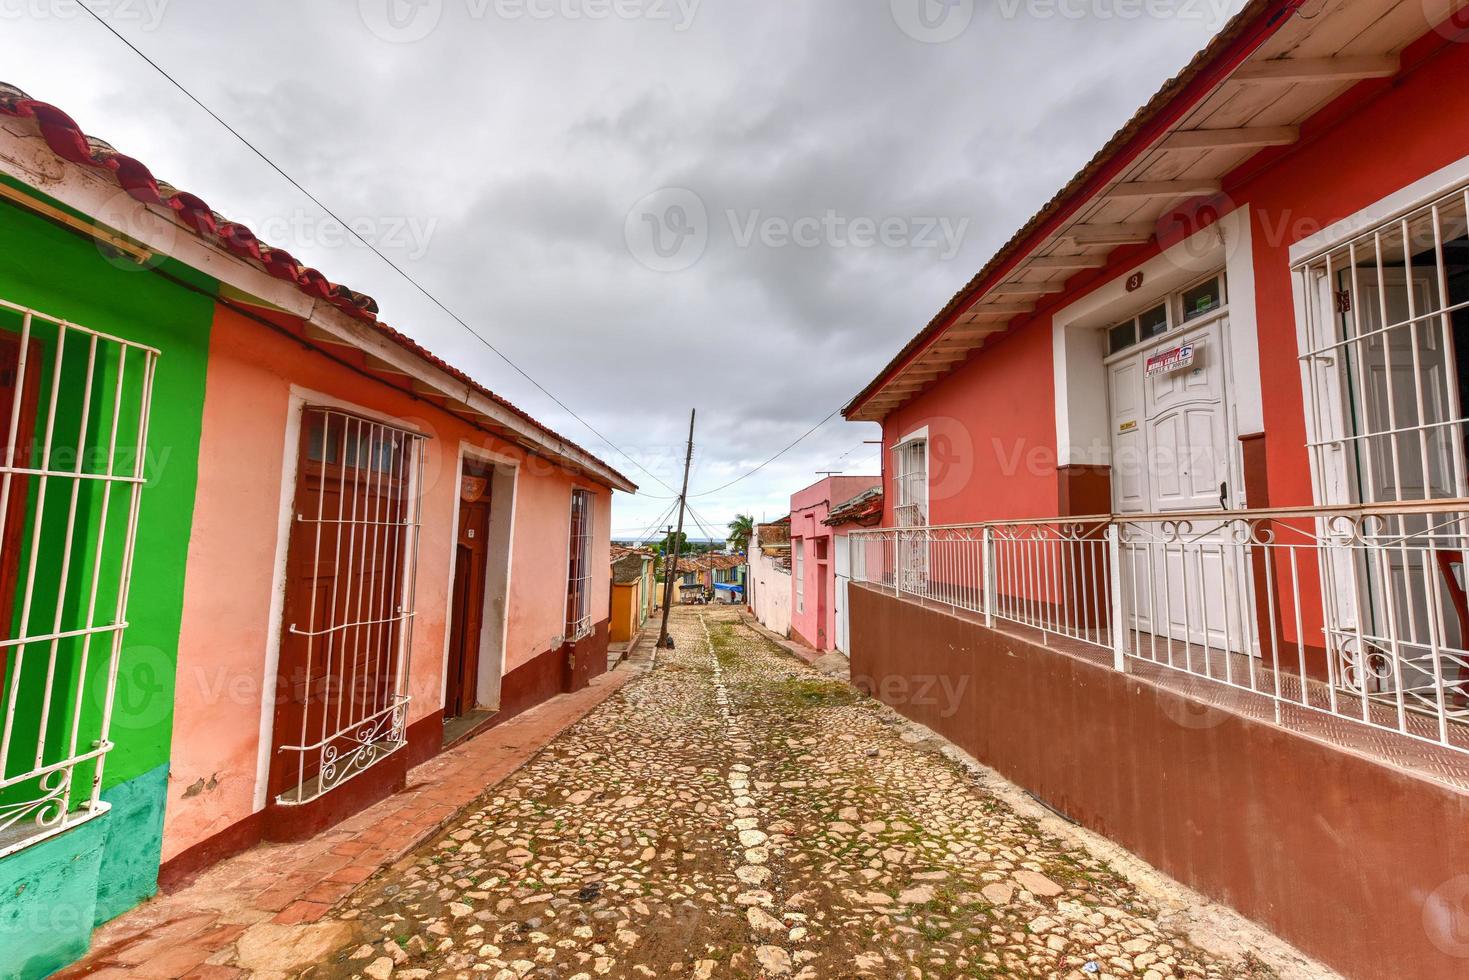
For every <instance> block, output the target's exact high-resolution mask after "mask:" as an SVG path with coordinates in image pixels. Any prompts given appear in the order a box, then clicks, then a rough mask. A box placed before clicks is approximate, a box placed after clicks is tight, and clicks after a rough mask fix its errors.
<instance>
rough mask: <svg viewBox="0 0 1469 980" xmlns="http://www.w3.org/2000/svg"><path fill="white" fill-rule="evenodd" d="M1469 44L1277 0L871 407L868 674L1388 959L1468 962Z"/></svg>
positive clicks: (1259, 910) (1016, 760)
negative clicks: (947, 691) (908, 680)
mask: <svg viewBox="0 0 1469 980" xmlns="http://www.w3.org/2000/svg"><path fill="white" fill-rule="evenodd" d="M1466 42H1469V20H1466V18H1465V9H1464V4H1462V3H1460V2H1453V3H1450V2H1427V3H1416V2H1415V3H1390V2H1379V0H1344V2H1327V3H1324V4H1318V3H1312V4H1302V3H1300V2H1283V0H1259V2H1253V3H1250V4H1248V5H1247V6H1246V8H1245V9H1244V10H1243V11H1242V12H1241V13H1240V14H1239V16H1238V17H1237V18H1236V19H1235V20H1233V21H1232V22H1231V23H1230V24H1229V25H1228V26H1227V27H1226V28H1225V30H1224V31H1223V32H1221V33H1220V35H1219V36H1218V37H1216V38H1215V39H1214V41H1212V42H1211V44H1210V45H1209V46H1208V47H1207V48H1206V49H1205V50H1204V51H1202V52H1201V53H1200V54H1199V55H1198V56H1197V57H1196V58H1195V59H1194V60H1193V61H1192V62H1191V63H1190V64H1189V65H1188V66H1187V68H1185V70H1184V71H1183V72H1182V73H1181V74H1180V75H1179V76H1178V77H1177V78H1175V79H1173V80H1172V81H1170V82H1169V83H1168V84H1167V85H1165V86H1164V88H1163V89H1162V90H1161V91H1160V92H1159V93H1158V94H1157V95H1156V96H1155V97H1154V98H1153V100H1152V101H1150V102H1149V103H1148V105H1146V106H1145V107H1144V108H1143V109H1142V110H1140V111H1139V112H1138V114H1137V115H1136V116H1135V117H1134V118H1133V119H1132V120H1131V121H1129V122H1128V123H1127V124H1126V126H1124V127H1123V129H1122V130H1121V131H1119V132H1118V134H1117V135H1116V136H1115V137H1114V138H1113V139H1112V140H1111V141H1110V142H1109V143H1108V144H1107V145H1106V146H1105V147H1104V148H1102V150H1101V151H1099V153H1098V154H1097V155H1096V157H1095V158H1094V159H1093V160H1092V161H1091V162H1090V163H1089V164H1088V165H1087V166H1086V168H1085V169H1084V170H1083V171H1082V172H1081V173H1079V174H1078V175H1077V176H1076V177H1075V178H1074V179H1073V180H1072V181H1071V183H1069V184H1068V185H1067V186H1066V187H1065V188H1063V189H1061V190H1060V191H1059V192H1058V194H1057V195H1056V196H1055V197H1054V198H1053V199H1052V200H1051V202H1050V203H1049V204H1047V206H1046V207H1045V209H1044V210H1042V211H1041V212H1040V213H1039V214H1037V215H1036V216H1035V217H1034V218H1033V219H1032V220H1031V221H1030V222H1029V223H1028V224H1027V225H1026V226H1025V227H1024V228H1023V229H1021V230H1020V231H1019V232H1018V233H1017V234H1016V235H1015V237H1014V238H1012V239H1011V240H1010V242H1008V243H1007V244H1006V245H1005V246H1004V247H1003V248H1002V249H1001V250H1000V251H999V253H998V254H996V256H995V257H994V258H993V259H992V260H991V261H990V262H989V263H988V264H987V265H986V267H985V268H984V269H982V270H981V271H980V272H979V273H978V275H976V276H975V277H974V279H973V280H972V281H971V282H970V283H969V284H968V285H967V286H966V287H965V288H964V289H963V290H962V291H961V292H960V293H959V294H958V295H957V296H955V297H954V299H953V300H952V301H951V302H950V303H949V304H948V305H947V306H946V307H945V308H944V309H943V310H941V311H939V313H938V315H937V316H935V317H934V318H933V320H932V321H931V322H930V323H929V324H928V326H927V327H925V328H924V329H923V330H922V331H921V332H920V333H919V334H918V335H917V336H916V337H915V338H914V339H913V340H912V341H911V342H910V343H909V344H908V345H907V346H906V347H904V349H903V350H902V351H900V352H899V353H898V355H897V356H896V357H895V358H894V359H893V360H892V362H891V363H890V364H889V365H888V366H887V367H886V368H885V369H884V370H883V371H882V372H881V374H879V375H878V376H877V377H876V378H874V379H873V380H872V381H871V383H869V384H868V385H867V387H866V388H865V389H864V390H863V391H862V392H861V393H860V394H859V395H858V396H857V397H856V398H854V399H853V401H852V402H851V403H850V404H849V405H848V406H847V408H846V410H845V414H846V416H847V417H848V418H849V419H853V420H861V421H874V422H880V423H881V424H882V426H883V433H884V444H885V450H886V451H885V453H884V464H885V465H884V470H883V486H884V490H885V494H886V500H887V504H886V507H885V511H884V522H883V523H884V527H885V529H884V530H883V531H880V532H871V533H859V534H857V535H854V537H853V541H854V555H855V567H854V582H856V583H857V585H856V587H854V589H853V598H852V617H853V620H852V629H853V637H854V649H853V651H852V655H853V666H854V675H859V674H860V675H867V676H871V677H875V678H881V677H883V676H887V675H891V674H913V673H922V672H925V671H927V672H932V671H940V672H951V673H952V672H958V673H965V672H967V673H972V674H977V675H980V676H982V677H983V678H984V680H985V683H983V684H978V685H971V686H970V692H971V693H970V695H969V696H968V698H967V700H966V702H965V704H964V706H963V707H962V709H961V710H958V711H956V712H948V713H945V714H943V715H940V714H938V713H935V712H934V711H932V710H929V709H927V708H925V707H922V706H913V705H899V706H900V707H902V708H903V709H904V710H906V711H908V713H910V714H912V715H914V716H915V717H920V718H922V719H923V720H925V721H926V722H927V723H929V724H932V725H934V726H935V727H937V728H940V729H942V730H945V731H946V732H947V733H948V734H950V735H951V736H952V737H955V738H957V739H958V740H959V741H961V742H963V743H964V744H965V745H966V746H967V747H968V748H970V749H971V750H972V751H974V752H975V753H976V754H977V755H978V756H979V757H980V758H981V759H982V760H983V761H986V762H988V763H990V764H992V765H995V766H996V767H997V768H999V769H1001V770H1002V771H1004V772H1006V773H1007V774H1008V775H1010V776H1011V777H1012V778H1015V779H1016V780H1017V781H1019V782H1021V783H1023V784H1025V785H1027V786H1028V787H1029V788H1031V789H1032V790H1034V791H1036V792H1037V793H1038V794H1039V795H1041V796H1042V797H1044V798H1046V799H1047V800H1048V801H1049V802H1050V803H1052V805H1055V806H1056V807H1057V808H1058V809H1060V810H1061V811H1062V812H1065V813H1068V814H1069V815H1071V816H1073V817H1074V818H1076V819H1077V820H1079V821H1081V822H1083V823H1086V824H1088V825H1090V826H1093V827H1095V828H1096V829H1099V830H1102V831H1103V832H1105V833H1108V834H1109V835H1110V836H1112V837H1114V838H1116V839H1118V840H1119V841H1121V842H1122V843H1124V844H1126V845H1127V846H1128V847H1130V848H1132V849H1133V850H1135V851H1137V852H1138V853H1140V854H1141V855H1142V856H1143V857H1145V858H1147V859H1148V860H1150V861H1153V862H1154V863H1155V864H1157V865H1159V866H1160V867H1161V868H1162V869H1163V870H1165V871H1168V872H1169V873H1171V874H1173V875H1175V876H1177V877H1179V878H1180V879H1182V880H1183V881H1185V882H1186V883H1187V884H1190V885H1192V886H1193V887H1196V888H1198V889H1199V890H1201V891H1203V892H1205V893H1206V894H1209V895H1210V896H1212V897H1214V898H1217V899H1220V900H1223V901H1227V902H1229V903H1231V904H1233V905H1235V906H1236V907H1238V908H1240V909H1241V910H1243V911H1244V912H1246V913H1247V914H1249V915H1251V916H1252V917H1254V918H1256V919H1258V920H1260V921H1261V922H1263V923H1264V924H1266V925H1267V926H1269V927H1271V928H1272V929H1274V930H1275V931H1277V932H1278V933H1280V934H1281V935H1283V936H1284V937H1285V938H1286V939H1288V940H1290V941H1292V942H1295V943H1296V944H1298V945H1300V946H1301V947H1302V948H1304V949H1305V950H1307V951H1308V952H1310V953H1312V954H1313V955H1315V956H1318V957H1320V958H1322V959H1323V960H1325V961H1327V962H1328V963H1330V964H1331V965H1332V966H1334V967H1336V968H1338V969H1341V970H1343V971H1345V972H1347V973H1348V974H1350V975H1354V976H1381V977H1401V976H1415V977H1433V976H1444V977H1447V976H1463V975H1464V974H1465V972H1466V971H1469V959H1466V957H1469V906H1466V905H1465V899H1466V898H1469V878H1465V877H1460V876H1462V875H1465V874H1466V873H1469V839H1466V836H1465V834H1464V828H1465V827H1466V826H1469V650H1466V647H1469V600H1466V596H1465V589H1464V581H1465V578H1464V572H1465V559H1464V555H1465V554H1466V553H1469V541H1466V533H1465V530H1466V528H1469V499H1466V498H1469V465H1466V458H1469V447H1466V439H1465V435H1466V431H1465V421H1464V420H1465V417H1466V415H1469V410H1466V406H1469V392H1465V391H1464V388H1465V385H1466V384H1469V212H1466V207H1469V125H1466V124H1465V120H1466V119H1469V85H1466V84H1465V83H1466V81H1469V43H1466ZM857 542H860V543H857Z"/></svg>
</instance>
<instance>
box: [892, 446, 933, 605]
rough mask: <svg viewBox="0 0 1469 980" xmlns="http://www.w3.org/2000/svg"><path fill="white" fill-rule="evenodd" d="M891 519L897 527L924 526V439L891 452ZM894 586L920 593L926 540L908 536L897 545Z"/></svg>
mask: <svg viewBox="0 0 1469 980" xmlns="http://www.w3.org/2000/svg"><path fill="white" fill-rule="evenodd" d="M893 462H894V466H893V474H894V488H895V490H896V495H897V501H896V504H895V505H894V508H893V517H894V519H895V523H896V524H897V526H898V527H899V528H907V527H913V528H918V527H927V526H928V440H927V439H909V440H908V441H906V442H902V443H899V444H898V446H897V447H896V448H894V449H893ZM897 558H898V568H897V575H898V587H899V588H902V589H906V590H908V591H910V592H921V591H923V590H924V588H925V587H926V586H925V581H926V579H927V572H928V541H927V540H925V539H923V538H921V537H919V536H911V535H910V536H909V537H907V538H903V539H901V540H900V541H899V542H898V555H897Z"/></svg>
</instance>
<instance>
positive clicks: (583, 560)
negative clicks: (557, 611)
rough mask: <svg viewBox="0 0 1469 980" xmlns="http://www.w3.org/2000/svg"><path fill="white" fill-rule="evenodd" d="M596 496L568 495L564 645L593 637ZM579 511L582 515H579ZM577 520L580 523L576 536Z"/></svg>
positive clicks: (582, 490) (588, 492)
mask: <svg viewBox="0 0 1469 980" xmlns="http://www.w3.org/2000/svg"><path fill="white" fill-rule="evenodd" d="M596 499H597V494H596V493H595V492H594V491H592V490H588V489H587V488H585V487H575V488H573V489H572V491H571V504H570V510H569V512H568V518H567V541H566V556H567V557H566V642H568V643H576V642H577V641H579V640H583V639H585V638H586V637H588V636H590V635H591V634H592V598H591V597H592V589H591V578H592V545H593V542H594V540H595V537H596V527H597V507H596ZM579 507H580V508H581V513H580V514H579V513H578V510H579ZM578 517H580V519H581V526H580V533H578Z"/></svg>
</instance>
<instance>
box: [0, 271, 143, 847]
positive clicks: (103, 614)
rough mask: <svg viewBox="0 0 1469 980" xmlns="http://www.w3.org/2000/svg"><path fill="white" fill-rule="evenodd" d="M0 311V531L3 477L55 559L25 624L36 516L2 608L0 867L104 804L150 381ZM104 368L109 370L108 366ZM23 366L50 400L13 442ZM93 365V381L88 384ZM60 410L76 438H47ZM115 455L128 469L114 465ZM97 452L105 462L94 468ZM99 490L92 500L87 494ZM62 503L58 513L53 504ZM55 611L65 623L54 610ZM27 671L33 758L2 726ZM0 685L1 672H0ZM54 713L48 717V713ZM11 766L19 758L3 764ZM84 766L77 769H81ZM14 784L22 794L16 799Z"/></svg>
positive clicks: (67, 336)
mask: <svg viewBox="0 0 1469 980" xmlns="http://www.w3.org/2000/svg"><path fill="white" fill-rule="evenodd" d="M0 310H4V311H7V312H8V313H9V314H11V315H14V316H17V317H19V319H20V322H21V330H20V333H19V334H18V340H19V344H20V346H19V354H18V363H17V368H16V379H15V398H14V403H13V405H12V409H11V413H10V418H9V419H3V420H0V425H4V426H5V428H6V433H7V442H6V447H5V449H4V450H3V452H4V456H3V460H0V520H3V519H4V515H6V514H8V511H9V509H10V505H11V503H12V493H13V492H14V487H15V484H16V483H17V477H19V478H20V479H21V480H26V481H29V482H30V488H29V492H30V493H31V494H32V495H33V497H34V500H35V501H36V503H35V504H34V511H35V513H36V514H39V513H40V512H41V510H42V508H43V507H45V508H46V509H47V510H48V511H52V510H55V509H56V506H57V502H58V501H59V502H60V503H61V507H62V509H63V510H65V511H66V513H67V518H66V520H67V524H66V529H65V543H64V545H63V556H64V557H63V559H62V562H61V568H60V572H59V576H60V581H59V583H58V588H59V593H60V594H59V595H57V596H56V597H55V605H56V608H55V610H54V615H51V616H46V615H45V614H43V615H42V617H41V621H36V620H34V619H33V618H32V615H31V613H32V610H33V608H34V606H35V600H36V599H38V598H40V596H38V595H37V593H36V591H35V588H36V574H37V564H38V559H39V554H40V546H41V543H42V541H41V535H42V524H43V521H42V520H41V519H39V518H37V519H33V520H32V522H31V527H30V528H29V529H28V530H27V532H26V533H27V534H28V535H29V538H30V544H29V548H28V550H29V552H30V559H29V562H26V563H20V562H19V560H18V567H17V582H16V602H17V603H18V605H17V606H16V607H15V609H18V610H19V612H20V616H19V624H18V627H17V635H16V636H15V637H13V638H10V639H5V640H3V641H0V662H5V663H8V665H9V671H8V678H9V683H8V684H7V685H6V688H5V689H4V690H0V711H3V728H0V792H3V791H4V790H12V791H13V792H14V793H15V795H16V796H19V797H21V798H20V799H19V800H15V799H11V800H10V801H9V802H6V803H5V804H3V805H0V858H3V857H5V856H6V855H9V854H13V853H15V852H17V851H20V850H23V849H24V848H27V847H30V846H31V845H33V844H36V843H38V842H40V841H43V840H46V839H48V838H50V837H54V836H56V835H57V834H61V833H64V832H65V831H67V830H70V829H71V828H72V827H75V826H77V825H79V824H81V823H84V822H86V821H88V820H91V819H93V818H95V817H99V816H101V815H102V814H104V813H106V812H107V810H108V804H107V803H105V802H104V801H103V800H102V799H101V788H102V782H103V770H104V768H105V764H106V756H107V754H108V753H109V752H110V751H111V750H112V749H113V748H114V743H113V742H112V740H111V737H110V736H111V723H112V716H113V708H114V704H115V696H116V691H117V678H118V672H119V667H120V660H121V659H122V653H123V650H122V644H123V637H124V635H125V633H126V630H127V626H128V623H127V609H128V596H129V591H130V583H131V577H132V567H133V559H134V556H135V551H136V542H137V531H138V514H139V505H140V499H141V496H142V493H143V489H144V487H145V485H146V482H147V475H146V464H147V458H148V452H147V447H148V430H149V422H150V415H151V409H152V395H153V381H154V375H155V371H156V367H157V361H158V358H159V356H160V352H159V351H158V350H157V349H156V348H153V347H149V346H146V345H144V344H139V343H136V342H134V341H130V340H124V339H122V338H120V337H115V336H111V335H109V334H105V333H102V332H100V331H97V330H92V329H90V328H88V327H84V326H81V325H80V324H76V323H71V322H69V321H66V320H62V319H59V318H57V317H53V316H49V315H47V314H45V313H42V312H40V311H39V310H34V309H31V308H29V307H25V306H21V305H18V304H15V303H11V302H8V301H5V300H3V299H0ZM37 327H39V328H41V329H42V330H43V331H45V332H47V333H49V332H50V331H51V330H52V329H54V330H55V343H54V345H53V346H52V348H51V349H50V350H49V351H48V352H47V354H46V356H47V360H48V361H49V362H50V363H49V365H43V366H40V367H33V366H30V365H28V363H27V360H28V354H29V353H30V349H31V346H32V344H33V341H35V328H37ZM114 357H115V358H116V361H115V362H112V359H113V358H114ZM71 358H79V359H80V360H81V361H82V363H84V364H85V365H86V380H85V381H84V382H83V384H81V385H80V386H78V385H74V384H62V383H61V382H62V369H63V365H64V364H70V365H75V363H76V360H74V359H71ZM109 362H112V363H109ZM28 368H29V369H30V370H31V371H40V372H44V374H46V375H49V376H50V383H49V387H50V391H49V393H48V392H42V394H41V397H40V398H39V399H38V401H37V404H36V417H35V422H34V425H35V429H34V435H23V434H21V433H20V432H19V431H18V429H19V425H20V418H21V407H22V402H23V401H24V400H25V389H26V380H27V376H28V375H27V370H28ZM99 368H100V370H101V371H102V372H104V373H103V374H102V375H100V376H99V374H98V371H99ZM109 368H112V369H113V370H115V377H114V380H113V381H112V383H111V385H110V387H111V391H107V390H106V388H107V387H108V385H107V380H106V373H105V372H107V371H108V370H109ZM40 376H41V375H37V377H40ZM134 378H140V379H141V381H140V382H138V383H139V385H140V387H139V389H138V392H137V397H136V399H130V398H129V397H128V396H127V395H126V394H125V393H124V392H125V387H124V382H125V381H128V382H131V381H133V380H134ZM94 384H97V385H100V386H102V387H101V390H99V392H98V396H99V397H101V398H102V399H103V401H102V403H101V404H94V403H93V391H92V389H93V387H94ZM65 400H75V401H76V402H77V403H78V405H79V408H80V411H79V413H78V414H79V417H80V419H81V421H80V423H79V428H78V430H77V431H60V430H58V428H57V422H56V416H57V410H58V406H59V405H60V404H61V403H63V401H65ZM134 401H136V405H134V404H133V402H134ZM93 415H95V416H96V417H97V418H98V419H99V423H98V431H97V432H89V426H90V424H91V418H92V416H93ZM123 424H126V425H127V428H128V429H131V430H132V431H133V432H134V433H135V438H134V439H133V440H132V441H131V442H130V444H129V445H119V442H120V438H119V426H120V425H123ZM103 431H105V432H107V433H108V437H107V439H106V442H107V445H106V446H105V447H103V446H101V445H100V444H99V445H98V447H97V448H98V449H99V450H100V449H103V448H105V453H103V454H94V453H90V452H85V451H83V452H71V453H70V455H71V456H72V459H70V460H67V459H64V458H63V459H56V458H53V455H54V454H53V451H54V450H61V451H62V455H64V454H65V452H64V451H65V450H66V449H67V447H68V445H74V446H75V447H77V448H86V447H89V446H91V445H92V443H91V442H89V439H90V438H99V439H100V437H101V433H102V432H103ZM20 438H28V439H34V440H35V443H34V444H35V453H36V455H35V456H33V457H32V458H31V459H30V460H29V461H27V463H26V464H25V465H21V461H19V460H17V458H16V450H17V446H18V444H19V443H18V440H19V439H20ZM119 451H121V452H119ZM129 453H130V454H131V459H129V458H128V456H129ZM103 455H105V460H104V459H102V458H101V456H103ZM84 485H89V486H90V487H91V493H92V495H94V496H98V495H100V501H98V502H97V505H98V507H99V509H97V510H92V509H91V506H90V505H89V506H88V510H89V513H88V514H86V515H81V514H79V513H78V498H79V495H80V492H81V490H82V488H83V486H84ZM99 486H100V487H101V490H100V491H98V490H97V489H96V488H97V487H99ZM68 498H69V500H70V505H69V508H68V507H67V505H66V501H67V500H68ZM119 499H120V500H121V501H122V503H121V504H119V502H118V500H119ZM124 505H125V507H124ZM117 510H122V511H123V514H125V520H124V521H123V532H122V534H121V535H118V534H117V526H116V524H114V523H113V521H116V520H117V518H118V517H120V516H122V515H119V514H116V513H114V512H115V511H117ZM93 517H95V518H96V520H97V527H96V529H95V530H94V531H91V532H88V533H92V534H94V536H95V538H96V544H95V545H94V546H92V547H91V548H89V549H88V550H89V551H90V554H88V555H86V556H81V557H82V561H81V563H80V564H81V565H83V566H84V567H80V568H78V567H74V566H75V565H76V564H77V563H75V562H74V560H73V555H72V551H73V545H74V543H75V542H76V541H77V537H76V529H77V526H78V523H79V518H80V519H82V520H91V519H92V518H93ZM109 518H110V519H109ZM109 525H111V526H110V527H109ZM119 545H120V546H121V552H120V555H121V557H120V559H119V560H118V562H117V564H116V565H115V566H111V567H109V566H108V564H107V553H108V551H109V550H110V548H109V546H113V547H116V546H119ZM86 566H89V567H86ZM114 575H115V576H116V578H115V581H116V595H115V596H114V597H113V601H111V602H108V601H106V599H105V597H102V596H99V583H100V582H101V580H102V579H103V578H104V577H105V578H108V579H111V578H112V577H113V576H114ZM89 580H90V585H88V582H89ZM43 588H44V586H43ZM99 600H101V602H100V606H99ZM68 606H71V607H72V609H73V612H71V613H68V612H67V608H68ZM83 608H84V609H85V612H84V613H82V614H81V616H82V618H81V619H77V618H76V616H77V612H76V611H77V610H81V609H83ZM15 609H6V610H4V614H5V615H7V616H10V615H13V614H14V612H15ZM64 642H65V643H71V644H76V645H79V646H80V650H79V651H78V652H77V653H76V654H75V656H76V657H77V658H78V659H77V660H76V661H75V662H76V663H77V664H78V665H79V666H78V669H77V671H76V683H75V685H57V684H56V683H55V682H56V678H57V660H58V651H59V650H60V647H61V644H62V643H64ZM104 658H105V659H104ZM27 660H30V662H31V663H32V664H34V663H36V662H37V661H39V662H41V663H44V664H45V665H46V668H45V681H44V693H43V694H42V698H41V706H40V717H39V719H38V725H37V731H34V732H30V733H29V736H30V738H33V739H34V741H35V745H34V748H33V750H32V748H31V747H30V746H29V744H28V743H27V742H24V741H23V748H22V752H17V751H16V750H17V748H18V746H17V743H16V741H15V736H16V735H17V734H19V735H20V736H21V738H22V740H25V739H26V738H27V734H28V733H27V732H26V731H23V730H19V729H18V728H17V726H16V718H17V711H16V709H17V705H18V699H19V698H20V697H21V696H22V694H23V693H24V692H23V690H22V688H21V685H20V682H21V679H22V677H23V676H26V675H27V674H28V673H29V676H31V677H33V678H34V677H35V676H36V675H35V673H34V668H32V670H31V671H30V672H28V671H27V670H26V662H27ZM98 661H101V662H104V663H105V664H106V671H105V676H106V686H105V690H104V692H103V704H102V711H101V715H100V723H99V726H98V730H97V731H95V732H94V731H92V730H91V729H90V728H89V729H88V730H87V733H86V738H85V740H80V739H79V736H80V734H81V732H82V729H83V726H84V725H85V724H86V723H87V722H90V721H91V717H89V716H84V712H83V707H84V704H85V703H86V702H87V701H88V700H90V699H91V698H92V697H95V695H96V692H95V691H94V690H89V687H90V685H91V684H93V683H95V682H96V680H97V678H98V677H99V676H101V673H102V672H101V670H100V669H99V668H98V667H97V666H94V665H95V664H96V663H97V662H98ZM0 676H7V674H6V673H4V672H0ZM58 710H59V711H60V716H59V718H58V717H57V715H56V712H57V711H58ZM58 728H59V729H60V731H61V732H62V735H61V738H62V739H63V740H65V743H66V747H65V749H64V750H60V751H58V748H59V747H58V746H53V745H48V737H47V733H48V732H49V731H53V730H57V729H58ZM17 760H22V761H20V762H19V763H18V764H17ZM88 766H89V768H90V771H88V770H87V768H85V767H88ZM79 769H81V770H82V772H83V778H85V779H86V780H87V781H88V782H89V783H90V785H89V786H88V787H87V791H86V796H85V798H84V799H83V800H81V801H80V802H76V801H75V800H74V790H75V789H76V788H77V787H76V777H77V774H78V770H79ZM28 786H29V787H31V788H30V789H27V788H26V787H28ZM17 787H19V789H16V788H17ZM32 793H39V796H36V797H35V798H27V797H30V796H31V794H32Z"/></svg>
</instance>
